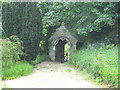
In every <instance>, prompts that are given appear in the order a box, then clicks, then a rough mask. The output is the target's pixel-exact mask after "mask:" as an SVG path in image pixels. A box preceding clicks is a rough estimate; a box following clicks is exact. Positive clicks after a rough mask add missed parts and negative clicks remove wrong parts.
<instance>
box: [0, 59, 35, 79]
mask: <svg viewBox="0 0 120 90" xmlns="http://www.w3.org/2000/svg"><path fill="white" fill-rule="evenodd" d="M32 72H33V66H32V65H30V64H29V63H27V62H25V61H24V62H19V63H18V64H14V65H12V66H11V67H4V68H3V69H2V75H3V78H2V79H3V80H8V79H9V80H10V79H15V78H18V77H21V76H25V75H29V74H31V73H32Z"/></svg>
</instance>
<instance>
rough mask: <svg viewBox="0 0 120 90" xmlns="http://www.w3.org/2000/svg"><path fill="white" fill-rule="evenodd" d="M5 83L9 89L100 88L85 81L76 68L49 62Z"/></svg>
mask: <svg viewBox="0 0 120 90" xmlns="http://www.w3.org/2000/svg"><path fill="white" fill-rule="evenodd" d="M5 83H6V84H7V85H8V86H9V87H10V88H102V87H101V86H98V85H95V84H93V83H91V82H89V81H86V80H85V79H84V77H83V76H81V75H80V74H78V72H76V68H74V67H71V66H69V65H65V64H62V63H58V62H51V61H45V62H43V63H41V64H38V65H36V66H35V71H34V73H33V74H31V75H28V76H23V77H21V78H18V79H15V80H8V81H5Z"/></svg>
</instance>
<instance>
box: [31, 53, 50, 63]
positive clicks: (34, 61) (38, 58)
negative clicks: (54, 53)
mask: <svg viewBox="0 0 120 90" xmlns="http://www.w3.org/2000/svg"><path fill="white" fill-rule="evenodd" d="M48 59H49V57H48V55H42V56H40V55H38V56H37V58H36V59H35V60H32V61H31V62H30V63H31V64H33V65H35V64H39V63H41V62H43V61H45V60H48Z"/></svg>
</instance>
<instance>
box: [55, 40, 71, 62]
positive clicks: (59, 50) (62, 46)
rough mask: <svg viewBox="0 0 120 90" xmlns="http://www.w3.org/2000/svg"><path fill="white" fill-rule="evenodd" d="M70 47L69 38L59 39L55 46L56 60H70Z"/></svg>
mask: <svg viewBox="0 0 120 90" xmlns="http://www.w3.org/2000/svg"><path fill="white" fill-rule="evenodd" d="M69 49H70V46H69V45H68V44H67V40H66V39H64V40H61V39H60V40H59V41H58V43H57V45H56V46H55V61H58V62H62V63H63V62H65V61H68V60H69V52H68V51H69Z"/></svg>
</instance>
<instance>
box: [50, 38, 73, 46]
mask: <svg viewBox="0 0 120 90" xmlns="http://www.w3.org/2000/svg"><path fill="white" fill-rule="evenodd" d="M59 40H62V41H64V40H66V41H67V43H68V45H69V46H70V47H72V43H71V41H70V40H69V39H68V38H67V37H59V38H57V39H55V40H53V42H52V43H53V45H54V46H56V45H57V44H58V42H59Z"/></svg>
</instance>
